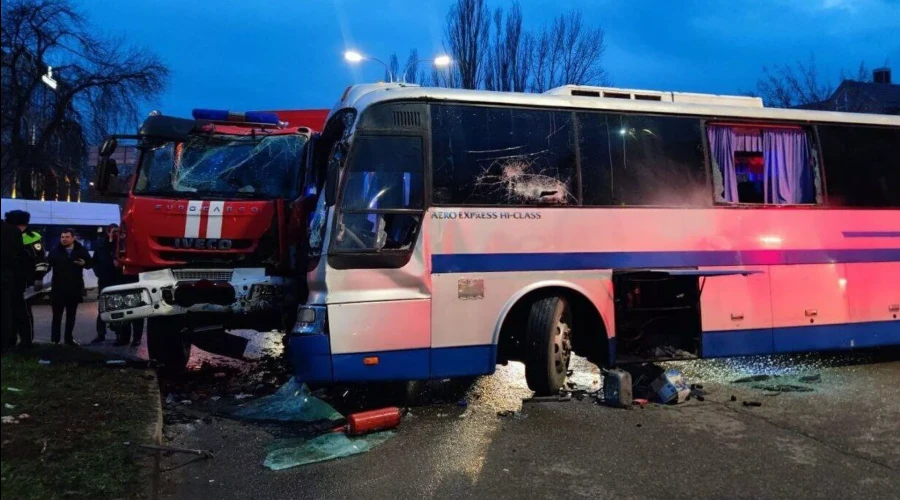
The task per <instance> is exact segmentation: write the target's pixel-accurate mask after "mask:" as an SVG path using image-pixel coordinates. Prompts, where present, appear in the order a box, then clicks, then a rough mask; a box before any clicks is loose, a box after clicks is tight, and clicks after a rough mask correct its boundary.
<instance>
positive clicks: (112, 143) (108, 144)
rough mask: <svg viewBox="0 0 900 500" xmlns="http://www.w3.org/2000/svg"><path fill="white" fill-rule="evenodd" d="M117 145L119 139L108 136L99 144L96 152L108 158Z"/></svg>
mask: <svg viewBox="0 0 900 500" xmlns="http://www.w3.org/2000/svg"><path fill="white" fill-rule="evenodd" d="M118 146H119V141H118V140H117V139H116V138H115V137H109V138H107V139H106V140H105V141H103V144H101V145H100V150H99V151H98V153H99V155H100V156H101V157H106V158H109V157H110V156H111V155H112V154H113V152H114V151H115V150H116V147H118Z"/></svg>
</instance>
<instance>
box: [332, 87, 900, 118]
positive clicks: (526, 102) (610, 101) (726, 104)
mask: <svg viewBox="0 0 900 500" xmlns="http://www.w3.org/2000/svg"><path fill="white" fill-rule="evenodd" d="M572 89H575V90H576V91H579V90H580V91H581V92H576V93H580V94H582V95H572V92H571V90H572ZM615 90H617V89H612V88H609V87H580V86H565V87H559V88H556V89H551V90H549V91H547V92H545V93H543V94H529V93H519V92H494V91H487V90H463V89H448V88H435V87H419V86H417V85H408V84H396V83H394V84H389V83H377V84H365V85H355V86H353V87H350V88H348V89H347V90H346V91H345V92H344V96H343V98H342V100H341V102H340V103H339V104H338V105H337V106H335V108H334V109H333V110H332V113H333V112H334V111H337V110H339V109H343V108H355V109H358V110H362V109H364V108H366V107H368V106H371V105H373V104H376V103H379V102H385V101H396V100H428V101H447V102H461V103H471V104H479V103H480V104H501V105H508V106H531V107H547V108H557V109H559V108H563V109H584V110H598V111H599V110H602V111H612V112H632V113H633V112H643V113H651V114H677V115H695V116H708V117H721V118H743V119H752V120H784V121H793V122H815V123H857V124H866V125H889V126H900V116H891V115H875V114H865V113H842V112H836V111H817V110H805V109H783V108H765V107H762V106H761V105H758V104H757V102H754V99H755V98H748V97H745V96H716V95H712V94H687V93H677V92H659V91H635V90H631V89H618V90H620V91H621V93H622V94H629V95H631V96H632V97H631V98H620V97H604V95H607V94H610V93H611V91H615ZM636 92H638V93H640V92H643V93H645V94H647V95H659V96H662V97H661V99H660V100H643V99H640V98H637V99H636V98H634V97H633V95H634V93H636ZM595 93H596V94H599V96H595V95H589V94H595Z"/></svg>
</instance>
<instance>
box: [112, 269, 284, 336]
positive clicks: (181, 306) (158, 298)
mask: <svg viewBox="0 0 900 500" xmlns="http://www.w3.org/2000/svg"><path fill="white" fill-rule="evenodd" d="M291 285H292V282H291V280H290V279H289V278H284V277H280V276H267V275H266V272H265V269H263V268H248V269H233V270H231V269H178V270H172V269H163V270H159V271H150V272H146V273H141V274H140V275H139V276H138V281H137V283H129V284H126V285H117V286H111V287H107V288H104V289H103V293H101V294H100V297H99V298H98V299H97V300H98V307H99V309H100V318H101V319H102V320H103V321H105V322H107V323H117V322H121V321H130V320H135V319H143V318H152V317H157V316H177V315H182V314H189V313H207V314H209V313H212V314H214V315H215V314H222V315H250V314H252V313H278V312H280V311H281V308H282V304H283V303H284V301H285V299H286V297H287V294H288V293H289V292H290V290H291Z"/></svg>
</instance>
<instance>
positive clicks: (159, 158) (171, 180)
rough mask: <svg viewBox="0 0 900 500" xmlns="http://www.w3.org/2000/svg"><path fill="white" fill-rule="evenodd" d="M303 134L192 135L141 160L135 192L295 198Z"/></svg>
mask: <svg viewBox="0 0 900 500" xmlns="http://www.w3.org/2000/svg"><path fill="white" fill-rule="evenodd" d="M306 139H307V138H306V136H303V135H295V134H291V135H272V136H267V137H260V136H259V135H257V136H255V137H251V136H242V135H211V136H210V135H195V136H192V137H191V138H190V139H188V140H187V141H184V142H177V143H175V142H167V143H165V144H163V145H161V146H159V147H155V148H153V149H149V150H147V151H145V152H144V154H143V155H142V157H141V164H140V167H139V168H140V172H139V174H138V181H137V184H136V185H135V189H134V192H135V193H140V194H155V195H163V196H167V195H169V196H171V195H175V196H182V195H184V194H190V195H192V196H196V195H204V194H205V195H212V196H237V197H247V198H279V197H283V198H290V197H293V196H294V195H295V194H296V191H297V179H298V178H299V174H300V168H301V151H302V150H303V145H304V144H305V143H306Z"/></svg>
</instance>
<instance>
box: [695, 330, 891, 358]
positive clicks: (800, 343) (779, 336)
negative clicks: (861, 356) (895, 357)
mask: <svg viewBox="0 0 900 500" xmlns="http://www.w3.org/2000/svg"><path fill="white" fill-rule="evenodd" d="M889 345H900V321H873V322H868V323H845V324H840V325H810V326H794V327H780V328H761V329H757V330H727V331H717V332H704V333H703V351H702V353H703V357H704V358H717V357H726V356H746V355H753V354H772V353H788V352H808V351H827V350H838V349H852V348H862V347H879V346H889Z"/></svg>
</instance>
